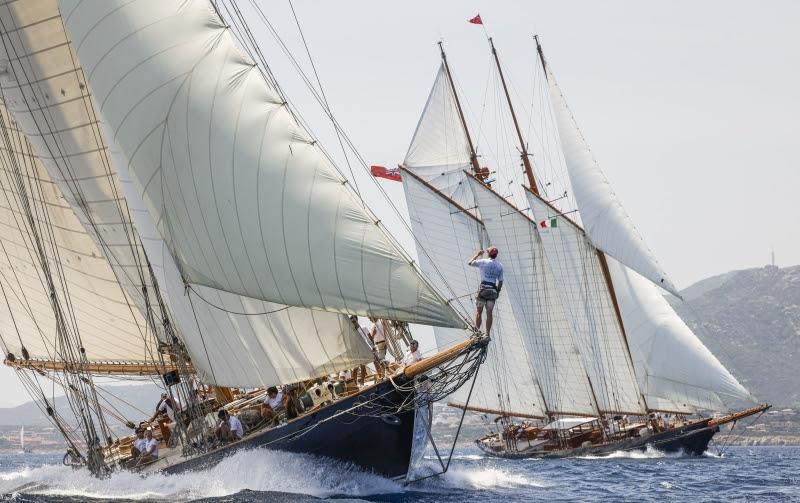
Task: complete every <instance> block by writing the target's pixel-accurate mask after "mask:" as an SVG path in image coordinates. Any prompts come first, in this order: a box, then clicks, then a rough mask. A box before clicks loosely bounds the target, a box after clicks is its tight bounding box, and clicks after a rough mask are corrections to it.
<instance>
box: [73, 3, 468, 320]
mask: <svg viewBox="0 0 800 503" xmlns="http://www.w3.org/2000/svg"><path fill="white" fill-rule="evenodd" d="M59 5H60V8H61V13H62V15H63V18H64V21H65V25H66V28H67V32H68V33H69V35H70V39H71V41H72V43H73V45H74V47H75V49H76V52H77V54H78V57H79V59H80V61H81V64H82V66H83V68H84V72H85V74H86V75H87V77H88V79H89V86H90V88H91V89H92V91H93V93H94V103H95V104H97V106H98V108H99V111H100V112H101V113H102V115H103V116H104V118H105V119H106V120H107V121H108V124H109V127H110V128H111V131H112V134H113V140H114V141H115V143H116V144H118V145H119V147H120V149H121V151H122V152H123V153H124V155H125V157H126V158H127V159H128V161H129V166H128V169H129V171H130V174H131V178H132V179H133V181H134V182H135V184H136V187H137V189H138V190H139V192H140V194H141V195H142V199H143V201H144V203H145V205H146V208H147V210H148V212H149V213H150V214H151V215H152V217H153V220H154V221H155V223H156V225H157V228H158V231H159V233H160V234H161V236H162V237H163V238H164V241H165V242H166V244H167V247H168V248H169V251H170V252H171V254H172V255H173V256H174V258H175V260H176V262H177V265H178V267H179V269H180V273H181V275H182V277H183V279H184V281H185V282H187V283H189V284H199V285H204V286H208V287H211V288H214V289H218V290H222V291H226V292H230V293H235V294H239V295H243V296H247V297H251V298H255V299H262V300H266V301H271V302H277V303H281V304H286V305H292V306H302V307H310V308H316V309H323V310H327V311H332V312H338V313H347V314H357V315H371V316H377V317H381V318H388V319H395V320H401V321H409V322H417V323H424V324H430V325H442V326H454V327H463V326H464V322H463V321H462V320H461V319H460V318H459V317H458V315H457V314H456V312H455V311H454V310H453V309H452V308H450V307H449V306H448V305H447V304H446V303H445V302H444V300H443V299H442V297H441V296H440V295H439V294H438V293H437V292H435V291H434V289H433V288H432V287H431V286H430V285H429V284H428V283H427V282H426V281H425V280H424V279H423V278H422V277H421V276H420V274H419V273H418V271H417V270H416V269H415V267H414V266H413V265H412V263H411V262H410V259H408V258H407V257H406V256H405V255H404V254H403V253H402V251H401V250H400V248H399V247H398V246H397V245H396V244H395V243H394V242H393V241H392V240H391V239H390V238H389V236H388V234H387V233H386V232H385V231H384V230H383V229H382V227H381V226H380V225H379V222H378V221H377V218H376V217H375V216H374V215H373V214H372V213H371V212H370V211H369V210H368V209H367V208H366V207H365V206H364V205H363V203H362V202H361V201H360V200H359V199H358V198H357V197H356V195H355V194H354V192H353V191H352V190H351V189H350V187H348V186H347V185H348V183H347V181H346V180H345V179H344V177H342V176H341V175H340V174H339V173H338V172H337V170H336V169H335V168H334V166H333V165H332V164H331V163H330V161H329V160H328V159H327V158H326V157H325V155H324V154H323V152H322V151H321V150H320V148H319V146H318V145H316V143H315V141H314V140H313V139H312V138H310V137H309V136H308V135H307V134H306V133H305V132H304V131H303V130H302V129H301V128H300V127H299V126H298V124H297V122H296V121H295V119H294V117H293V115H292V113H291V112H290V110H289V108H288V107H287V104H286V102H285V101H284V98H283V97H282V96H281V95H280V94H279V93H278V92H277V91H276V90H275V89H274V88H272V87H271V86H270V85H269V84H268V83H267V81H266V80H265V78H264V77H263V75H262V73H261V72H260V71H259V70H258V69H257V67H256V65H255V63H254V62H253V61H252V60H250V59H249V58H248V57H247V56H246V55H244V54H243V53H242V52H241V51H240V50H239V49H238V48H237V46H236V44H235V42H234V39H233V36H232V34H231V33H230V31H229V28H228V27H227V26H226V25H225V24H224V23H222V22H221V21H220V19H219V18H218V17H217V16H216V14H215V12H214V11H213V9H212V8H211V7H210V6H209V5H208V4H207V3H206V2H204V1H199V0H193V1H187V2H180V3H178V2H162V1H158V0H138V1H133V2H123V1H122V0H117V1H100V0H97V1H89V2H86V1H83V2H81V1H76V0H63V1H60V2H59Z"/></svg>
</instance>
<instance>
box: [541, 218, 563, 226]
mask: <svg viewBox="0 0 800 503" xmlns="http://www.w3.org/2000/svg"><path fill="white" fill-rule="evenodd" d="M539 227H541V228H542V229H549V228H551V227H558V219H557V218H556V217H551V218H548V219H547V220H542V221H541V222H539Z"/></svg>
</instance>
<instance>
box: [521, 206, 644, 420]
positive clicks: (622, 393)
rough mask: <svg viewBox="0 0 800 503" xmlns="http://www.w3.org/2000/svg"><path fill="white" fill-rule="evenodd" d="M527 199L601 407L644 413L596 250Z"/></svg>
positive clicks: (578, 233) (575, 229) (574, 229)
mask: <svg viewBox="0 0 800 503" xmlns="http://www.w3.org/2000/svg"><path fill="white" fill-rule="evenodd" d="M526 195H527V198H528V203H529V204H530V209H531V213H532V214H533V216H534V220H535V222H538V223H539V224H538V225H539V226H538V233H539V237H540V239H541V242H542V245H543V247H544V253H545V256H546V257H547V263H548V265H549V266H550V270H551V271H552V273H553V278H554V279H555V284H556V285H558V287H557V290H558V295H559V296H560V298H561V301H562V304H563V306H564V308H565V311H566V314H567V318H568V319H569V320H570V322H571V324H572V328H573V331H574V333H575V335H576V338H577V340H578V346H579V348H580V351H581V354H582V355H583V361H584V365H585V367H586V368H587V369H588V371H589V375H590V377H591V379H592V383H593V385H594V391H595V394H596V396H597V400H598V402H600V407H601V408H602V410H604V411H622V412H635V413H643V412H644V411H645V410H644V404H643V403H642V400H640V398H639V397H640V394H639V387H638V385H637V382H636V375H635V374H634V368H633V363H632V362H631V357H630V354H629V353H628V347H627V343H626V342H625V336H624V334H623V333H622V328H621V326H620V320H618V319H617V314H616V312H615V310H614V304H613V299H612V298H611V293H610V292H609V290H608V285H607V283H606V279H605V276H604V275H603V269H602V264H601V263H600V259H599V257H598V255H597V249H596V248H595V247H594V246H592V244H591V243H590V242H589V240H588V239H587V238H586V235H585V234H584V233H583V230H582V229H580V228H579V227H578V226H577V225H575V224H573V223H572V222H571V221H570V220H569V219H568V218H566V217H565V216H563V215H561V213H560V212H558V211H556V210H555V209H554V208H553V207H552V206H550V205H549V204H547V203H546V202H545V201H543V200H542V199H541V198H540V197H539V196H537V195H535V194H533V193H532V192H529V191H526ZM534 225H536V224H534Z"/></svg>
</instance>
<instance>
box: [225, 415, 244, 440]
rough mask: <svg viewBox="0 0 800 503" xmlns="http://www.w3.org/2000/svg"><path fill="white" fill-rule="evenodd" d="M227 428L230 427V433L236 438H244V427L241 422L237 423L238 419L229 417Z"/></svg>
mask: <svg viewBox="0 0 800 503" xmlns="http://www.w3.org/2000/svg"><path fill="white" fill-rule="evenodd" d="M228 426H229V427H230V429H231V431H232V432H233V434H234V435H236V438H242V437H243V436H244V426H242V422H241V421H239V418H238V417H236V416H231V417H229V418H228Z"/></svg>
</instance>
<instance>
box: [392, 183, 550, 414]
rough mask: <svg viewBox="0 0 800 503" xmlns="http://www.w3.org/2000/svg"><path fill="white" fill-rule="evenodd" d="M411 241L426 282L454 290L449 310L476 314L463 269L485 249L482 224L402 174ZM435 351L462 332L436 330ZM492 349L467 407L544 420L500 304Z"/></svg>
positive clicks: (471, 272)
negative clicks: (440, 283) (439, 282)
mask: <svg viewBox="0 0 800 503" xmlns="http://www.w3.org/2000/svg"><path fill="white" fill-rule="evenodd" d="M403 174H404V176H403V188H404V189H405V194H406V204H407V206H408V211H409V216H410V219H411V226H412V229H413V232H414V236H415V237H416V238H417V240H418V241H420V242H422V243H424V245H425V246H424V250H423V249H422V248H420V250H419V260H420V267H421V268H422V270H423V271H424V272H425V273H426V274H428V276H429V277H430V278H434V279H436V278H440V277H441V278H442V279H443V280H445V281H447V283H448V284H449V285H450V286H451V287H452V289H453V294H454V297H455V298H454V299H452V300H453V304H454V305H455V306H457V308H458V309H460V310H461V312H462V313H463V314H464V316H471V315H472V314H473V313H474V299H475V289H476V288H477V285H478V283H479V282H480V280H479V276H478V270H477V269H475V268H473V267H470V266H468V265H467V260H468V259H469V258H470V257H471V256H472V254H473V253H475V251H476V250H479V249H482V248H485V247H486V243H487V238H486V231H485V230H484V228H483V224H482V222H481V221H480V220H478V219H477V217H475V216H474V215H473V214H472V213H471V212H470V211H468V210H466V209H464V208H462V207H460V206H459V205H457V204H455V203H454V202H453V201H451V200H448V199H447V198H446V197H444V196H442V195H441V194H440V193H439V192H438V191H437V190H436V189H434V188H432V187H431V186H430V185H428V184H427V183H426V182H424V181H423V180H422V179H421V178H419V177H417V176H416V175H415V174H414V173H411V172H410V171H408V170H405V171H403ZM434 335H435V337H436V343H437V345H438V346H439V348H446V347H449V346H451V345H452V344H453V343H455V342H458V341H460V340H463V339H464V331H463V330H458V329H453V328H444V327H434ZM492 339H493V341H492V344H491V345H490V347H489V353H488V355H487V365H485V366H484V368H485V369H486V370H483V371H481V372H480V373H479V374H478V377H477V381H476V383H475V390H474V392H473V397H472V400H471V403H473V404H476V405H479V406H482V407H486V408H490V409H495V410H505V411H522V412H526V413H529V414H536V415H544V414H545V412H546V408H545V402H544V399H543V398H542V394H541V390H540V386H539V382H538V380H537V378H536V374H535V372H534V370H533V369H532V367H531V364H530V360H529V358H528V353H527V351H526V348H525V345H524V343H523V342H522V335H521V333H520V330H519V327H518V326H517V321H516V319H515V318H514V316H513V314H512V311H511V306H510V305H509V303H508V302H507V300H506V299H505V298H501V299H500V300H499V301H498V303H497V305H496V307H495V321H494V328H493V329H492ZM467 391H468V390H467V389H464V388H461V389H460V390H459V392H458V395H456V400H461V401H462V402H463V401H465V397H464V396H463V395H464V394H465V393H466V392H467Z"/></svg>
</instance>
